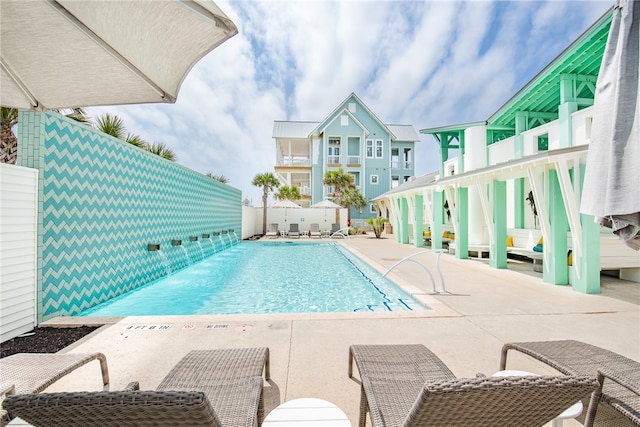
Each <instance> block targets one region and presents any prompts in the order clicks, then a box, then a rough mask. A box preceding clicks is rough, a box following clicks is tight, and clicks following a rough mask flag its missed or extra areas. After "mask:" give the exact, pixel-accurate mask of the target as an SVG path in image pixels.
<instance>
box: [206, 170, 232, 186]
mask: <svg viewBox="0 0 640 427" xmlns="http://www.w3.org/2000/svg"><path fill="white" fill-rule="evenodd" d="M205 175H206V176H208V177H209V178H213V179H215V180H216V181H220V182H221V183H223V184H226V183H227V182H229V178H227V177H226V176H224V175H214V174H212V173H211V172H207V173H206V174H205Z"/></svg>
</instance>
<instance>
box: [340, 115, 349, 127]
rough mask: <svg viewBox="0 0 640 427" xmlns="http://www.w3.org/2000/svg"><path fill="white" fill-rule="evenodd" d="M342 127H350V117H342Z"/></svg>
mask: <svg viewBox="0 0 640 427" xmlns="http://www.w3.org/2000/svg"><path fill="white" fill-rule="evenodd" d="M340 125H341V126H349V116H347V115H346V114H343V115H341V116H340Z"/></svg>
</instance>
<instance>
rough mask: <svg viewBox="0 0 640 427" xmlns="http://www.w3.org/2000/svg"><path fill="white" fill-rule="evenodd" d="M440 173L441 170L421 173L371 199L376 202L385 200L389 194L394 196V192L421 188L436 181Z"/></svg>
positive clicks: (398, 192)
mask: <svg viewBox="0 0 640 427" xmlns="http://www.w3.org/2000/svg"><path fill="white" fill-rule="evenodd" d="M439 175H440V173H439V172H430V173H428V174H426V175H421V176H418V177H416V178H413V179H412V180H411V181H408V182H404V183H402V184H400V185H398V186H397V187H396V188H392V189H391V190H389V191H387V192H386V193H383V194H381V195H379V196H378V197H375V198H373V199H371V201H373V202H375V201H376V200H384V199H386V198H387V197H389V196H392V195H394V194H400V193H403V192H405V191H408V190H412V189H414V188H421V187H425V186H427V185H429V184H433V183H435V182H436V178H437V177H438V176H439Z"/></svg>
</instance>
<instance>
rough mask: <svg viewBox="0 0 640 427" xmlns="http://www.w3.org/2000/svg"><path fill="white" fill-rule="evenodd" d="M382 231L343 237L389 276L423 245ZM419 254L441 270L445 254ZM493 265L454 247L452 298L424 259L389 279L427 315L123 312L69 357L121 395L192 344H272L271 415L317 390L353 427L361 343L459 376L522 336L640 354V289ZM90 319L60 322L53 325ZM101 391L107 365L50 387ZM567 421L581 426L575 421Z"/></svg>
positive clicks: (531, 364) (448, 275)
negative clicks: (564, 282)
mask: <svg viewBox="0 0 640 427" xmlns="http://www.w3.org/2000/svg"><path fill="white" fill-rule="evenodd" d="M382 237H383V238H382V239H375V238H374V237H373V235H372V234H371V233H370V234H369V236H358V237H355V238H352V239H348V240H342V239H341V240H338V241H339V242H340V243H341V244H344V245H346V247H348V248H350V249H351V250H352V251H354V252H356V253H357V254H358V255H359V256H361V257H362V258H364V259H365V260H366V261H368V262H369V263H370V264H372V265H373V266H374V267H375V268H377V269H378V270H380V271H381V272H384V271H386V269H387V268H389V267H390V266H391V265H393V264H394V263H395V262H397V261H398V260H400V259H402V258H403V257H405V256H408V255H411V254H413V253H416V252H420V251H423V250H424V249H422V248H415V247H413V246H410V245H401V244H398V243H396V242H395V238H394V237H393V236H392V235H388V234H383V236H382ZM301 240H306V239H301ZM417 259H418V260H420V261H421V262H423V263H424V264H425V265H426V266H427V267H428V268H429V269H430V270H431V271H432V272H434V275H435V268H434V266H435V259H436V256H435V255H434V254H424V255H420V256H419V257H418V258H417ZM487 264H488V260H475V259H474V260H458V259H456V258H455V257H453V256H451V255H448V254H443V255H442V256H441V259H440V266H441V269H442V272H443V276H444V279H445V283H446V289H447V290H448V291H449V292H451V293H452V294H450V295H429V293H430V291H431V287H432V284H431V281H430V280H429V278H428V275H427V274H426V273H425V271H424V270H423V269H422V268H420V266H418V265H416V264H412V263H404V264H403V265H402V266H400V267H399V268H398V269H396V270H394V272H392V273H391V275H390V277H391V278H392V279H393V280H394V281H395V282H396V283H398V284H399V285H401V286H402V287H404V288H405V289H407V290H408V291H409V292H411V293H412V294H414V295H416V297H417V298H419V299H422V300H424V301H426V303H427V304H428V305H429V306H430V307H431V308H432V310H429V311H425V312H420V313H418V312H412V313H398V314H395V313H389V314H387V313H366V314H361V313H338V314H295V315H286V314H278V315H234V316H223V315H211V316H164V317H127V318H120V319H113V318H112V319H109V321H110V322H112V323H110V324H108V325H105V326H103V327H102V328H100V329H98V330H97V331H95V332H93V333H92V334H90V335H88V336H87V337H85V338H84V339H82V340H81V341H79V342H77V343H75V344H74V345H72V346H70V347H67V348H66V349H65V350H63V352H73V353H79V352H92V351H100V352H102V353H104V354H105V355H106V356H107V361H108V364H109V372H110V376H111V386H110V387H111V389H112V390H117V389H122V388H123V387H125V386H126V385H127V383H129V382H130V381H134V380H135V381H139V382H140V385H141V388H142V389H154V388H155V387H156V386H157V385H158V384H159V383H160V381H161V379H162V378H163V377H164V376H165V375H166V373H167V372H168V371H169V370H170V369H171V367H172V366H173V365H175V364H176V363H177V362H178V361H179V360H180V358H182V357H183V356H184V355H185V354H186V353H187V352H188V351H190V350H192V349H207V348H224V347H252V346H267V347H269V349H270V352H271V381H269V382H268V383H265V405H266V410H267V412H269V411H271V410H272V409H274V408H275V407H276V406H278V405H279V404H280V403H283V402H285V401H289V400H292V399H296V398H301V397H315V398H320V399H325V400H328V401H331V402H333V403H335V404H336V405H337V406H338V407H340V408H341V409H342V410H343V411H344V412H345V413H346V414H347V415H348V417H349V419H350V420H351V423H352V425H354V426H356V425H357V422H358V410H359V395H360V386H359V384H358V383H357V382H355V381H354V380H351V379H349V378H348V377H347V360H348V349H349V346H350V345H351V344H400V343H422V344H424V345H426V346H427V347H429V348H430V349H431V350H432V351H433V352H434V353H435V354H436V355H438V356H439V357H440V358H441V359H442V360H443V361H444V362H445V363H446V364H447V366H449V368H450V369H451V370H452V371H453V372H454V373H455V374H456V375H457V376H458V377H473V376H475V375H476V373H478V372H483V373H485V374H488V375H490V374H492V373H493V372H495V371H497V370H498V365H499V361H500V349H501V347H502V345H503V344H504V343H506V342H511V341H530V340H554V339H576V340H581V341H585V342H588V343H591V344H595V345H598V346H601V347H604V348H607V349H609V350H612V351H615V352H617V353H620V354H622V355H625V356H627V357H630V358H632V359H635V360H640V284H638V283H633V282H625V281H621V280H617V279H613V278H608V277H606V276H603V279H602V286H603V293H602V294H601V295H585V294H581V293H578V292H575V291H573V290H571V288H570V287H568V286H554V285H550V284H547V283H544V282H543V281H542V275H541V274H540V273H534V272H533V271H532V268H531V267H532V266H531V264H528V263H520V262H517V261H513V262H512V261H511V260H510V261H509V268H508V269H507V270H496V269H492V268H490V267H489V266H488V265H487ZM292 268H295V265H292ZM325 268H331V266H330V265H327V266H326V267H325ZM436 278H437V275H436ZM436 283H437V285H438V288H440V283H439V282H438V281H437V280H436ZM93 320H95V321H96V322H97V323H100V322H102V321H104V320H107V319H93ZM88 321H90V319H88V318H80V319H74V318H58V319H52V320H50V321H48V322H46V324H48V325H68V324H74V323H77V322H81V323H86V322H88ZM508 367H510V368H514V369H522V370H529V371H532V372H537V373H553V370H552V369H550V368H548V367H546V366H545V365H542V364H540V363H537V362H535V361H533V360H531V359H527V358H526V357H524V356H520V357H518V355H517V354H514V355H513V356H511V357H510V363H509V366H508ZM100 389H101V383H100V370H99V366H98V364H97V363H90V364H89V365H87V366H85V367H83V368H81V369H79V370H77V371H75V372H73V373H71V374H70V375H68V376H67V377H65V378H64V379H62V380H61V381H59V382H58V383H56V384H54V385H52V386H51V387H50V388H49V389H48V391H79V390H100ZM564 425H565V426H574V425H575V426H577V425H580V424H579V423H577V422H575V421H573V420H570V421H565V423H564Z"/></svg>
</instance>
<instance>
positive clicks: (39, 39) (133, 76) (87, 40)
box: [0, 0, 238, 110]
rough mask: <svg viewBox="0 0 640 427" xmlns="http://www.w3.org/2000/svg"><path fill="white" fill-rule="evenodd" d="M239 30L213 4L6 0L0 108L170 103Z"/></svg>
mask: <svg viewBox="0 0 640 427" xmlns="http://www.w3.org/2000/svg"><path fill="white" fill-rule="evenodd" d="M237 32H238V30H237V28H236V26H235V25H234V23H233V22H232V21H231V20H230V19H229V18H227V16H226V15H225V14H224V13H223V12H222V11H221V10H220V9H219V8H218V7H217V6H216V4H215V3H213V2H212V1H210V0H163V1H141V0H123V1H116V2H114V1H109V0H83V1H78V0H28V1H24V0H2V1H0V54H1V58H0V59H1V64H0V65H1V74H0V87H1V92H0V104H2V105H3V106H6V107H13V108H32V109H38V110H46V109H60V108H70V107H86V106H97V105H118V104H133V103H152V102H168V103H173V102H175V101H176V98H177V96H178V91H179V89H180V85H181V84H182V81H183V79H184V77H185V75H186V74H187V73H188V72H189V70H190V69H191V67H192V66H193V65H194V64H195V63H196V62H197V61H198V60H199V59H201V58H202V57H203V56H204V55H206V54H207V53H209V52H210V51H211V50H213V49H214V48H215V47H217V46H219V45H220V44H221V43H223V42H224V41H225V40H227V39H229V38H230V37H232V36H234V35H235V34H237Z"/></svg>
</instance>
